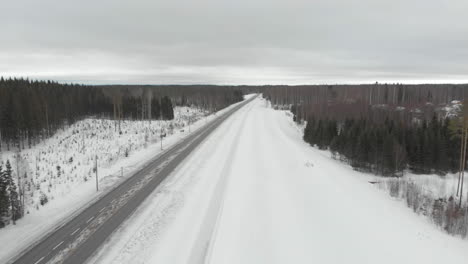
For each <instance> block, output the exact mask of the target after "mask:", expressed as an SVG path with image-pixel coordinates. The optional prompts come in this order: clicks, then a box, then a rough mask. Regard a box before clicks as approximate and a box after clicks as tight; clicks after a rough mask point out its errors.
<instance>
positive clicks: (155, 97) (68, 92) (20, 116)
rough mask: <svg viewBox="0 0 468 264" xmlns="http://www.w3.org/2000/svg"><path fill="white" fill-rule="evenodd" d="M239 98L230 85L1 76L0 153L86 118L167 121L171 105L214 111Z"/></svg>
mask: <svg viewBox="0 0 468 264" xmlns="http://www.w3.org/2000/svg"><path fill="white" fill-rule="evenodd" d="M241 100H242V93H241V91H240V90H238V89H236V88H233V87H223V88H220V87H216V86H203V85H199V86H196V85H194V86H154V85H147V86H131V85H112V86H109V85H107V86H88V85H76V84H61V83H57V82H53V81H31V80H28V79H4V78H0V151H1V150H2V149H3V148H5V149H7V150H9V149H10V148H11V147H12V146H14V147H21V148H23V149H24V148H25V147H31V145H34V144H36V143H38V142H40V141H41V140H42V139H45V138H47V137H49V136H50V135H52V134H53V133H54V132H55V131H56V130H57V129H59V128H61V127H63V126H65V125H67V124H73V123H74V122H75V121H77V120H80V119H83V118H85V117H97V118H111V119H116V120H120V119H133V120H146V119H149V120H150V119H163V120H170V119H173V118H174V112H173V106H174V105H180V106H182V105H184V106H196V107H199V108H202V109H206V110H208V111H216V110H219V109H222V108H224V107H226V106H228V105H230V104H232V103H235V102H238V101H241Z"/></svg>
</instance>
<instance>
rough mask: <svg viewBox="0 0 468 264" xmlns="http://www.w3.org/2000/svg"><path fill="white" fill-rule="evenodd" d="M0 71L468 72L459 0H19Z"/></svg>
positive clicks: (87, 78) (86, 74)
mask: <svg viewBox="0 0 468 264" xmlns="http://www.w3.org/2000/svg"><path fill="white" fill-rule="evenodd" d="M2 10H3V12H2V16H0V30H1V31H0V32H1V36H2V37H1V41H0V75H4V76H29V77H32V78H52V79H58V80H62V81H76V82H86V83H219V84H221V83H234V84H241V83H246V84H250V83H251V84H261V83H289V84H297V83H324V82H327V83H339V82H373V81H407V82H419V81H439V82H463V81H467V80H468V63H467V62H468V17H467V16H466V13H467V11H468V2H467V1H466V0H451V1H436V0H425V1H423V0H410V1H407V0H406V1H403V0H392V1H390V0H380V1H375V0H358V1H344V0H343V1H338V0H333V1H326V0H317V1H300V0H290V1H286V0H284V1H274V0H269V1H267V0H237V1H227V0H197V1H194V0H192V1H188V0H172V1H160V0H156V1H154V0H153V1H143V0H138V1H122V0H120V1H118V0H114V1H91V0H82V1H71V0H42V1H37V0H24V1H21V0H18V1H10V2H8V3H3V4H2Z"/></svg>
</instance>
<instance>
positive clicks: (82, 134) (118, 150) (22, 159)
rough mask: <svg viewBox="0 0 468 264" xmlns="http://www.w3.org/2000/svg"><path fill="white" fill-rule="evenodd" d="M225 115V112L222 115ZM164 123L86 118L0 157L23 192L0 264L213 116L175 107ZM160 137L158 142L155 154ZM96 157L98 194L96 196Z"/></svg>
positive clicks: (0, 237)
mask: <svg viewBox="0 0 468 264" xmlns="http://www.w3.org/2000/svg"><path fill="white" fill-rule="evenodd" d="M222 111H225V110H222ZM174 114H175V118H174V120H170V121H158V120H152V121H148V120H144V121H142V120H139V121H134V120H122V121H121V122H120V130H119V124H118V122H116V121H114V120H108V119H94V118H88V119H84V120H81V121H79V122H76V123H75V124H73V125H71V126H69V127H66V128H64V129H62V130H60V131H58V132H57V133H56V134H54V135H53V136H52V137H51V138H49V139H47V140H45V141H43V142H41V143H39V144H38V145H36V146H33V147H32V148H31V149H25V150H22V151H21V152H17V151H14V152H3V153H2V154H1V157H0V158H1V160H2V161H3V162H6V160H10V162H11V163H12V167H13V170H14V178H15V179H17V175H16V173H17V171H18V170H19V172H20V179H19V181H20V184H21V185H22V186H23V187H24V190H25V216H24V217H23V218H21V219H20V220H18V221H17V223H16V225H12V224H10V225H7V226H6V227H5V228H2V229H0V243H2V244H3V245H7V244H8V246H3V247H2V248H1V250H0V262H5V261H6V260H7V259H8V258H9V257H11V256H12V255H13V254H15V253H16V252H18V251H19V250H21V249H22V248H24V247H25V246H27V245H29V244H30V243H31V242H33V241H35V240H36V239H37V238H39V237H40V236H41V235H42V234H44V233H46V232H49V231H51V230H52V229H53V228H54V227H55V226H57V225H59V224H60V223H62V222H64V221H66V220H67V219H68V218H69V217H71V216H72V215H73V214H74V213H76V212H78V211H80V209H82V208H84V207H86V206H87V205H88V204H89V203H90V202H91V201H92V200H95V199H97V198H98V197H100V196H102V195H103V194H105V193H106V192H107V191H109V190H110V189H111V188H112V187H113V186H115V185H116V184H117V183H119V182H121V181H122V180H124V179H126V178H127V177H128V176H130V175H132V174H133V173H134V172H135V171H136V170H138V169H139V168H142V167H143V166H144V165H145V164H147V163H148V162H150V161H151V160H152V159H153V158H155V156H156V155H158V153H161V151H164V149H166V148H168V147H169V146H171V145H172V144H174V143H176V142H178V141H179V140H180V139H182V138H184V137H185V136H186V135H187V134H188V133H189V131H195V130H196V129H198V128H199V127H201V126H203V125H204V124H206V123H207V122H209V121H210V120H212V119H213V118H214V117H215V115H208V113H207V112H205V111H203V110H201V109H197V108H192V107H176V108H175V109H174ZM161 133H162V134H165V135H166V136H165V137H164V138H163V141H162V147H163V150H161ZM96 157H97V174H98V182H99V191H96V170H95V165H96Z"/></svg>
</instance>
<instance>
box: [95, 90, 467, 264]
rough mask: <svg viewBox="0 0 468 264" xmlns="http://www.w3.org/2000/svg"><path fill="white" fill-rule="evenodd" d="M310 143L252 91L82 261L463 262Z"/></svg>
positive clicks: (456, 246)
mask: <svg viewBox="0 0 468 264" xmlns="http://www.w3.org/2000/svg"><path fill="white" fill-rule="evenodd" d="M366 179H367V177H363V175H362V174H361V173H359V172H355V171H353V170H352V169H351V168H349V167H348V166H347V165H345V164H342V163H339V162H337V161H335V160H332V159H330V158H329V155H328V154H327V153H326V152H323V151H319V150H317V149H314V148H311V147H310V146H308V145H307V144H306V143H304V142H303V141H302V139H301V132H300V131H299V130H298V129H297V127H296V126H295V124H294V123H293V122H292V119H291V117H290V116H288V115H287V114H286V112H283V111H275V110H273V109H271V108H270V107H269V104H268V102H267V101H265V100H263V99H260V98H259V99H256V100H254V101H253V102H252V103H250V104H249V105H247V106H246V107H244V108H243V109H241V110H240V111H238V112H237V113H236V114H234V115H233V116H232V117H231V118H230V119H229V120H227V121H226V122H225V123H224V124H223V125H222V126H220V127H219V128H218V129H217V131H215V132H214V133H213V134H212V135H211V136H210V137H209V139H208V140H207V141H206V142H204V143H203V144H202V145H201V146H200V147H199V148H198V149H197V150H196V151H194V153H193V154H191V156H189V158H187V159H186V160H185V162H184V163H183V164H182V165H181V166H180V167H179V168H178V169H177V170H176V171H175V172H174V174H173V175H172V176H171V177H169V178H168V179H167V180H166V181H165V182H164V183H163V184H161V187H160V188H159V189H158V190H157V191H156V192H155V193H154V194H153V195H152V197H150V198H148V199H147V201H145V203H144V205H143V206H141V208H139V209H138V210H137V212H136V213H135V215H134V216H133V217H131V218H130V219H129V220H128V221H127V223H126V224H125V225H124V226H123V227H122V228H120V230H119V231H118V232H117V233H116V234H115V235H113V237H112V239H111V240H110V241H108V243H107V244H106V245H105V246H104V247H103V248H102V249H101V250H100V252H99V253H98V254H97V255H96V256H95V257H94V258H93V259H92V260H91V263H216V264H217V263H392V264H395V263H425V264H426V263H450V262H451V261H457V263H465V262H466V261H467V260H468V242H467V241H463V240H461V239H458V238H454V237H450V236H449V235H446V234H445V233H443V232H442V231H440V230H437V228H436V227H435V225H432V224H431V223H429V222H428V221H427V220H426V219H425V218H422V217H420V216H417V215H415V214H413V213H412V212H411V211H410V209H408V208H406V207H405V206H404V204H403V203H401V202H399V201H395V200H392V199H391V198H389V197H388V196H387V195H386V194H385V193H384V192H382V191H379V190H378V189H377V188H375V187H374V186H372V185H371V184H369V183H367V181H366Z"/></svg>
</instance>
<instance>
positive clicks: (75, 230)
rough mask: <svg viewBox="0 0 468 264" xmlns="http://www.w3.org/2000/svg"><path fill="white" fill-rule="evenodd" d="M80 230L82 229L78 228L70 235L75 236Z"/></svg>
mask: <svg viewBox="0 0 468 264" xmlns="http://www.w3.org/2000/svg"><path fill="white" fill-rule="evenodd" d="M79 230H80V228H79V227H78V228H77V229H76V230H75V231H73V233H71V234H70V235H71V236H73V235H74V234H75V233H76V232H78V231H79Z"/></svg>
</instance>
